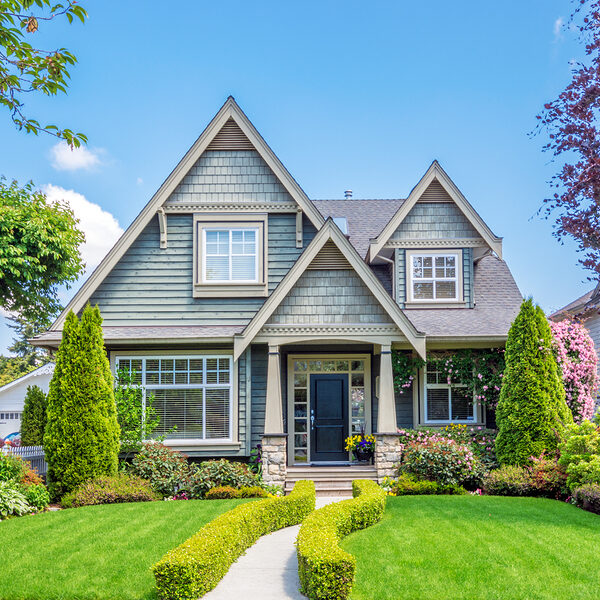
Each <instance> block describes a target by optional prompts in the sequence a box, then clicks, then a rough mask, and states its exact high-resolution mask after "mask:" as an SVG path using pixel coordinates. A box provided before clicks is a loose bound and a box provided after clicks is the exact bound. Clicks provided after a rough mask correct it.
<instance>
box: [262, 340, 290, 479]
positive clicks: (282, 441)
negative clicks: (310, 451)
mask: <svg viewBox="0 0 600 600" xmlns="http://www.w3.org/2000/svg"><path fill="white" fill-rule="evenodd" d="M280 367H281V365H280V361H279V346H277V345H275V344H269V361H268V363H267V397H266V400H265V432H264V434H263V438H262V454H261V459H262V477H263V481H265V482H267V483H269V484H275V485H280V486H282V487H283V486H285V478H286V471H287V469H286V452H287V450H286V449H287V436H286V434H285V433H284V431H283V408H282V406H281V376H280V373H281V368H280Z"/></svg>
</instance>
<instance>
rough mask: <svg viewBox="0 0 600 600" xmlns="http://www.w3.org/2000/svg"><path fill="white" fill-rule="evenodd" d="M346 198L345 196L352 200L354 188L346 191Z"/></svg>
mask: <svg viewBox="0 0 600 600" xmlns="http://www.w3.org/2000/svg"><path fill="white" fill-rule="evenodd" d="M344 198H345V199H346V200H352V190H346V191H345V192H344Z"/></svg>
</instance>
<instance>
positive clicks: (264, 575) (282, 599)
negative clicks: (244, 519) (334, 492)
mask: <svg viewBox="0 0 600 600" xmlns="http://www.w3.org/2000/svg"><path fill="white" fill-rule="evenodd" d="M344 499H345V498H317V508H320V507H321V506H325V504H329V503H330V502H337V501H338V500H344ZM299 529H300V525H296V526H294V527H286V528H285V529H280V530H279V531H276V532H274V533H270V534H269V535H265V536H263V537H262V538H260V539H259V540H258V542H256V544H254V546H252V547H251V548H248V550H247V551H246V554H244V555H243V556H241V557H240V558H238V560H237V561H236V562H235V563H234V564H233V565H231V568H230V569H229V572H228V573H227V575H225V577H223V579H222V580H221V581H220V582H219V585H217V587H216V588H215V589H214V590H212V591H211V592H209V593H208V594H206V596H204V598H206V600H236V599H238V598H239V599H241V600H306V597H305V596H303V595H302V594H301V593H300V592H299V591H298V589H299V588H300V581H299V579H298V561H297V559H296V546H294V542H295V541H296V537H297V536H298V530H299Z"/></svg>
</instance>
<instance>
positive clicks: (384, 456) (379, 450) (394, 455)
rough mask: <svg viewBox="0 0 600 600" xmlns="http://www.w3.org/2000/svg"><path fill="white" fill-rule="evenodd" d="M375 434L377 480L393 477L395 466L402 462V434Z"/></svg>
mask: <svg viewBox="0 0 600 600" xmlns="http://www.w3.org/2000/svg"><path fill="white" fill-rule="evenodd" d="M374 435H375V456H374V459H375V469H377V481H378V482H379V483H381V482H382V481H383V478H384V477H393V476H394V471H395V467H396V466H397V465H398V463H399V462H400V451H401V448H400V436H399V435H397V434H395V433H376V434H374Z"/></svg>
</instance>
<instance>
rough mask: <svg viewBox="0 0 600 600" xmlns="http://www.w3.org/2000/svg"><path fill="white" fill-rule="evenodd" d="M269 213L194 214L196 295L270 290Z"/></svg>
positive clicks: (258, 293) (260, 293)
mask: <svg viewBox="0 0 600 600" xmlns="http://www.w3.org/2000/svg"><path fill="white" fill-rule="evenodd" d="M267 225H268V218H267V215H263V214H249V215H237V214H230V215H225V214H196V215H194V297H196V298H199V297H207V296H208V297H213V298H225V297H243V296H246V297H251V296H266V295H267V293H268V282H267V269H266V265H267V264H268V256H267V247H268V245H267Z"/></svg>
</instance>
